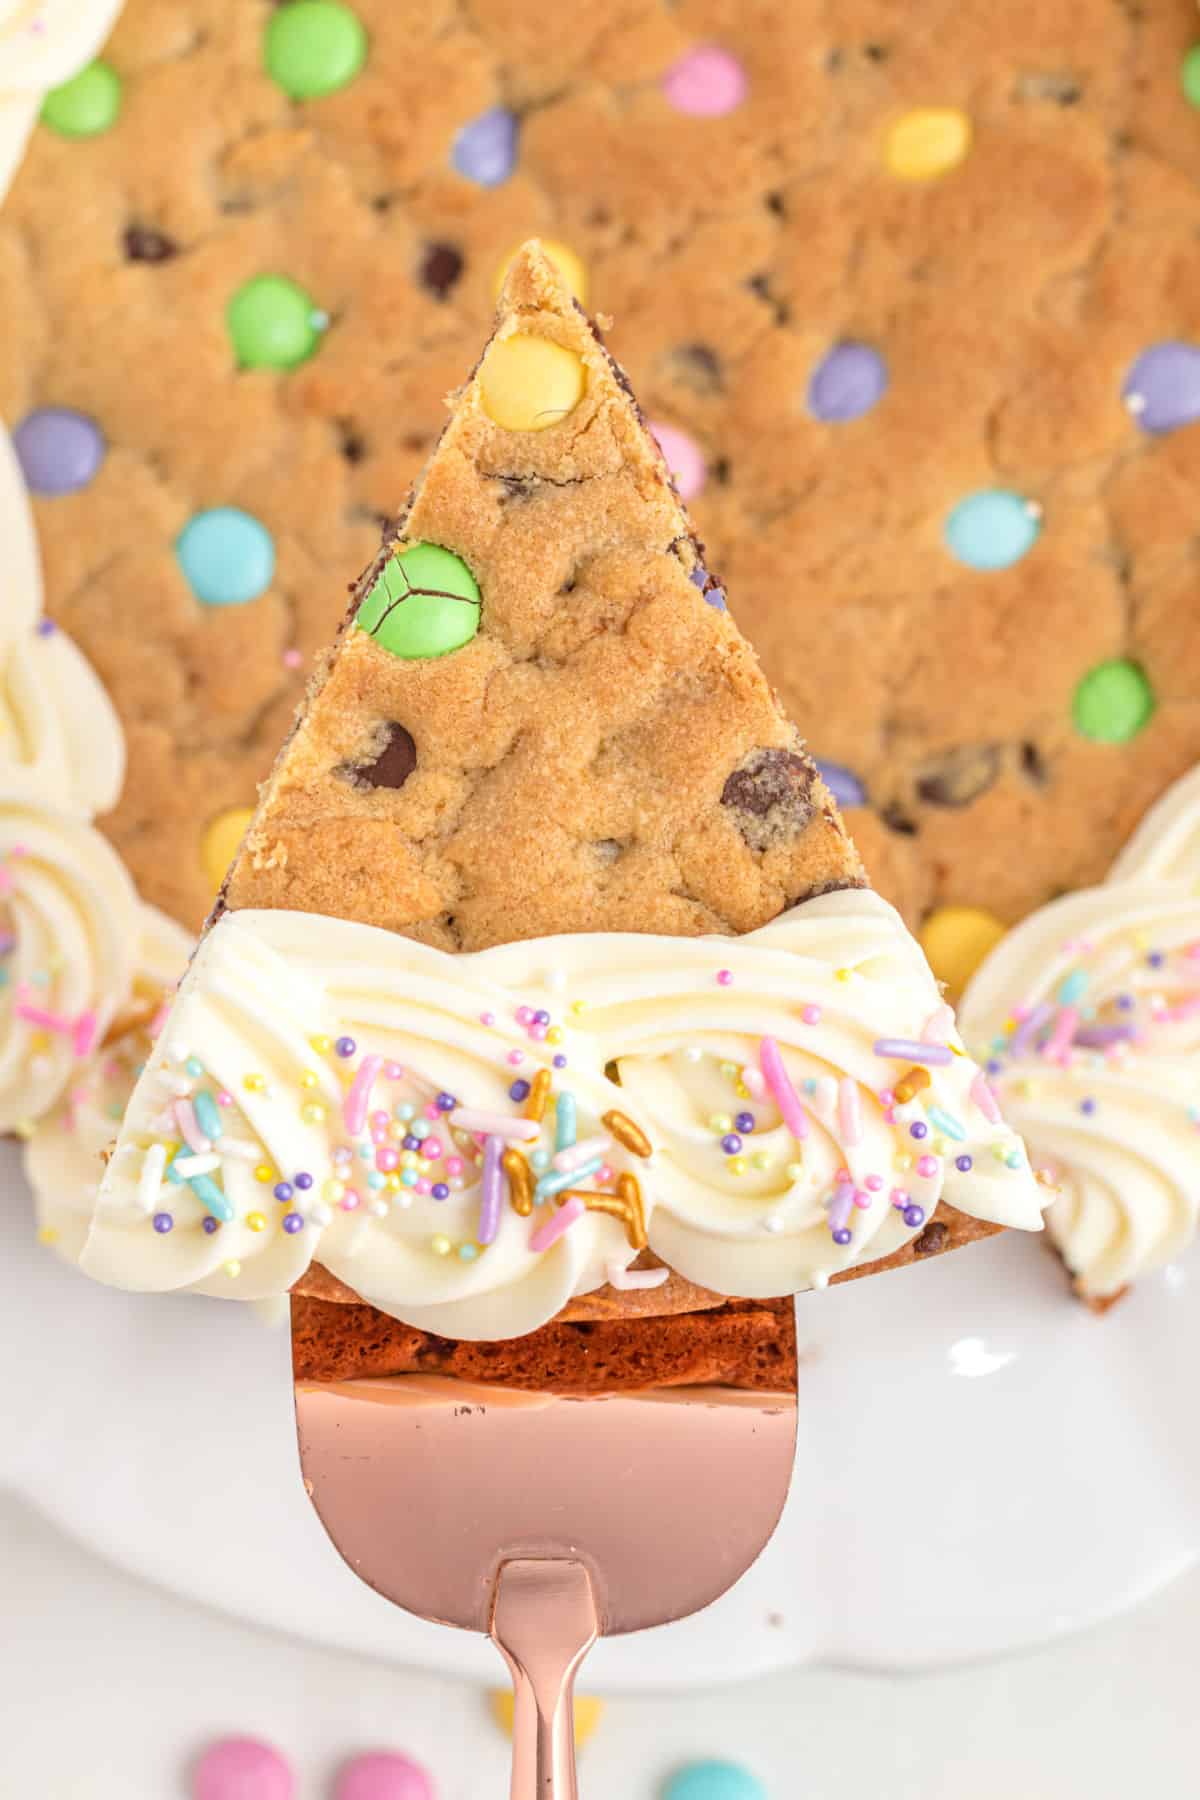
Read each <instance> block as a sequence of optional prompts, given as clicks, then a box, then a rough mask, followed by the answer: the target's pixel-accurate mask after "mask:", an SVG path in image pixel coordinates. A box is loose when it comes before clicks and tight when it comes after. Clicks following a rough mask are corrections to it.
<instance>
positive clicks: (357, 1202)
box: [341, 1188, 362, 1212]
mask: <svg viewBox="0 0 1200 1800" xmlns="http://www.w3.org/2000/svg"><path fill="white" fill-rule="evenodd" d="M361 1204H362V1200H361V1197H360V1195H359V1192H358V1189H357V1188H347V1189H346V1191H345V1193H344V1194H343V1195H342V1199H341V1208H342V1211H343V1212H353V1211H354V1210H355V1208H356V1207H358V1206H361Z"/></svg>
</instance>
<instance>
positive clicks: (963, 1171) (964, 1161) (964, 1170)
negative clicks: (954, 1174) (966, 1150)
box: [954, 1155, 975, 1175]
mask: <svg viewBox="0 0 1200 1800" xmlns="http://www.w3.org/2000/svg"><path fill="white" fill-rule="evenodd" d="M954 1166H955V1168H956V1169H957V1170H958V1172H959V1174H960V1175H969V1174H970V1172H971V1170H972V1169H973V1168H974V1166H975V1165H974V1163H973V1162H972V1160H971V1158H970V1157H969V1156H966V1155H964V1156H956V1157H955V1159H954Z"/></svg>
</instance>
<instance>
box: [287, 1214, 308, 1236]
mask: <svg viewBox="0 0 1200 1800" xmlns="http://www.w3.org/2000/svg"><path fill="white" fill-rule="evenodd" d="M283 1229H284V1230H285V1231H286V1232H287V1234H288V1236H289V1237H290V1236H292V1234H293V1233H295V1232H297V1231H302V1230H303V1229H304V1220H303V1218H302V1216H301V1215H300V1214H299V1213H298V1212H289V1213H284V1215H283Z"/></svg>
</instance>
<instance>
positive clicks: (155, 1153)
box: [137, 1144, 167, 1213]
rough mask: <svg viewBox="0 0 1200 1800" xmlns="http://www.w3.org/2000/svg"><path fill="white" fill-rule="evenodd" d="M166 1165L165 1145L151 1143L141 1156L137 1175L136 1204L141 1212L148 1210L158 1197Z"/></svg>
mask: <svg viewBox="0 0 1200 1800" xmlns="http://www.w3.org/2000/svg"><path fill="white" fill-rule="evenodd" d="M166 1167H167V1146H166V1145H165V1144H151V1146H150V1148H149V1149H148V1150H147V1152H146V1154H145V1156H144V1157H143V1158H142V1167H141V1172H140V1174H139V1175H138V1190H137V1194H138V1205H139V1206H140V1207H141V1209H142V1211H143V1212H147V1213H148V1212H150V1211H151V1209H152V1208H153V1206H154V1203H155V1201H156V1200H157V1199H158V1190H159V1189H160V1188H161V1186H162V1182H163V1174H164V1172H165V1170H166Z"/></svg>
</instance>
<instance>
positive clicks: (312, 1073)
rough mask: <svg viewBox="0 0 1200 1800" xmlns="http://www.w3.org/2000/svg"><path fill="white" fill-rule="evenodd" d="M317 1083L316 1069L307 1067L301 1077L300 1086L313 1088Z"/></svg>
mask: <svg viewBox="0 0 1200 1800" xmlns="http://www.w3.org/2000/svg"><path fill="white" fill-rule="evenodd" d="M316 1085H317V1072H316V1070H315V1069H305V1071H304V1073H303V1075H302V1076H301V1077H300V1086H301V1087H303V1088H313V1087H316Z"/></svg>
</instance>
